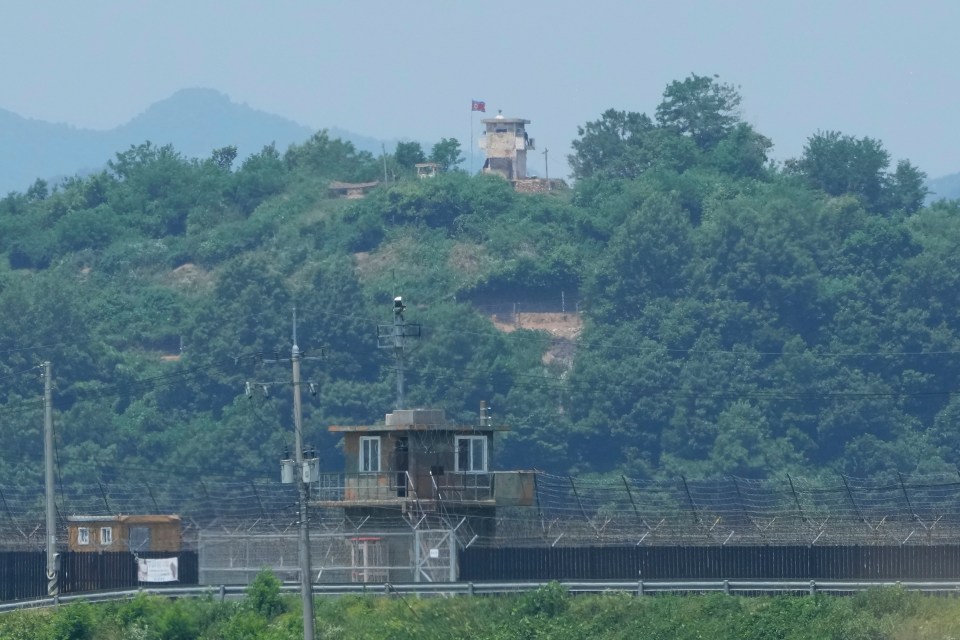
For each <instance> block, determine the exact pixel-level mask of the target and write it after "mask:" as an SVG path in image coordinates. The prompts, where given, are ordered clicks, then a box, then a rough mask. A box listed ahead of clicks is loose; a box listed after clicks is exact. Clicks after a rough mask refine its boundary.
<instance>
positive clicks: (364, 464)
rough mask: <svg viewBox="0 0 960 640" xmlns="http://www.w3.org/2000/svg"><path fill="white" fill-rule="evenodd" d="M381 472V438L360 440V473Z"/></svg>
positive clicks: (370, 437)
mask: <svg viewBox="0 0 960 640" xmlns="http://www.w3.org/2000/svg"><path fill="white" fill-rule="evenodd" d="M379 472H380V436H362V437H361V438H360V473H379Z"/></svg>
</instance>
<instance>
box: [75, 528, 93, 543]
mask: <svg viewBox="0 0 960 640" xmlns="http://www.w3.org/2000/svg"><path fill="white" fill-rule="evenodd" d="M77 544H90V529H89V528H87V527H78V528H77Z"/></svg>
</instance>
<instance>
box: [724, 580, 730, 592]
mask: <svg viewBox="0 0 960 640" xmlns="http://www.w3.org/2000/svg"><path fill="white" fill-rule="evenodd" d="M723 592H724V593H725V594H727V595H730V581H729V580H724V581H723Z"/></svg>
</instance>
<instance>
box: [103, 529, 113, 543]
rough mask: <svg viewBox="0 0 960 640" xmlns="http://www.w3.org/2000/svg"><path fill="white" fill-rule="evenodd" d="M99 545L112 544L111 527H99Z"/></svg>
mask: <svg viewBox="0 0 960 640" xmlns="http://www.w3.org/2000/svg"><path fill="white" fill-rule="evenodd" d="M100 544H102V545H108V544H113V529H112V528H111V527H100Z"/></svg>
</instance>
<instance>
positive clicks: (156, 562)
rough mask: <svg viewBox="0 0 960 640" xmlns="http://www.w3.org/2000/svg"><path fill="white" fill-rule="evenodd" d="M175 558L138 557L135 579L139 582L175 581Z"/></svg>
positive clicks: (176, 572)
mask: <svg viewBox="0 0 960 640" xmlns="http://www.w3.org/2000/svg"><path fill="white" fill-rule="evenodd" d="M177 560H178V559H177V558H138V559H137V580H139V581H140V582H176V581H177V574H178V569H179V567H178V566H177Z"/></svg>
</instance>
